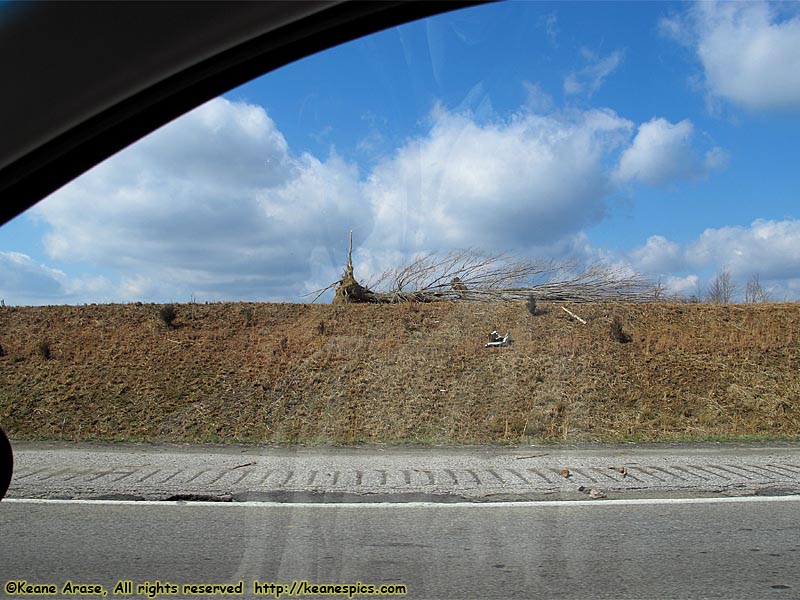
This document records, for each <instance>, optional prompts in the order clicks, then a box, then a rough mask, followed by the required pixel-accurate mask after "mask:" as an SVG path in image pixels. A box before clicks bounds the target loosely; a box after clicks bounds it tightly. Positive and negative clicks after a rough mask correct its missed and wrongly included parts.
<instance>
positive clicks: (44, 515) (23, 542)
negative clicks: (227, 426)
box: [0, 496, 800, 600]
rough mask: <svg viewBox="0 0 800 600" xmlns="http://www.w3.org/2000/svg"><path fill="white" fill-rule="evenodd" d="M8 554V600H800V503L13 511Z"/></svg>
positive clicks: (38, 505) (150, 506)
mask: <svg viewBox="0 0 800 600" xmlns="http://www.w3.org/2000/svg"><path fill="white" fill-rule="evenodd" d="M0 540H2V544H0V565H2V570H1V571H0V572H1V573H2V578H3V579H4V580H3V586H4V591H5V592H6V593H7V592H8V591H9V588H8V581H9V580H12V581H16V580H26V581H27V582H28V583H40V584H46V583H52V584H55V585H56V586H59V590H60V589H61V586H63V584H64V582H66V581H67V580H71V581H72V582H73V583H77V582H80V583H98V584H102V585H103V586H105V590H106V591H107V593H108V596H109V597H114V596H113V594H112V589H113V587H114V586H115V585H116V583H117V581H118V580H131V581H132V582H133V585H134V586H138V584H139V583H142V582H145V581H147V582H154V581H155V580H159V581H160V582H161V583H166V582H169V583H176V584H183V583H220V584H235V583H237V582H238V581H240V580H241V581H243V586H244V590H245V593H244V595H243V596H235V597H239V598H241V597H244V598H257V597H275V594H274V591H275V589H276V588H271V589H272V590H273V593H272V594H265V595H255V594H254V593H253V589H254V588H253V583H254V581H258V582H261V583H264V584H267V583H281V584H286V585H290V584H291V583H292V581H294V580H306V581H308V582H309V583H311V584H314V583H355V582H359V581H360V582H362V583H370V584H405V585H407V586H408V596H407V597H409V598H580V599H583V600H585V599H587V598H798V597H800V568H798V566H799V565H800V497H797V496H784V497H763V498H761V497H749V498H723V499H684V500H672V501H667V500H652V499H651V500H647V499H640V500H619V501H613V500H608V501H602V502H597V501H590V500H587V501H582V502H518V503H482V504H476V503H458V504H442V503H438V504H408V503H406V504H397V503H393V504H381V503H373V504H265V503H246V502H245V503H200V502H190V503H175V502H163V501H162V502H131V503H127V504H125V503H118V502H104V501H83V502H80V501H65V500H61V501H59V500H51V501H47V500H11V501H6V500H4V501H3V502H0ZM11 585H12V589H11V591H13V587H14V585H16V583H12V584H11ZM265 589H266V588H265ZM16 597H23V596H16ZM57 597H65V596H64V595H61V594H60V593H59V595H58V596H57ZM74 597H87V596H74ZM117 597H127V598H144V597H146V596H144V595H136V594H133V595H129V596H117ZM159 597H171V598H176V597H181V598H183V597H189V596H186V595H182V594H180V593H179V594H178V595H173V596H159ZM192 597H195V598H196V597H216V598H220V597H225V596H219V595H217V596H209V595H206V596H202V595H201V596H192ZM229 597H230V596H229ZM282 597H289V596H288V595H287V594H286V593H284V594H283V595H282ZM331 597H333V596H331ZM338 597H340V598H341V597H343V596H341V595H339V596H338ZM359 597H369V596H359Z"/></svg>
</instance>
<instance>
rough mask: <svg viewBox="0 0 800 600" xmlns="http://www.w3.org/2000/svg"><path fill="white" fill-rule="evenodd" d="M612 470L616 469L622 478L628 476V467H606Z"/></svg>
mask: <svg viewBox="0 0 800 600" xmlns="http://www.w3.org/2000/svg"><path fill="white" fill-rule="evenodd" d="M608 468H609V469H611V470H612V471H616V472H617V473H622V478H623V479H625V478H626V477H627V476H628V469H626V468H625V467H608Z"/></svg>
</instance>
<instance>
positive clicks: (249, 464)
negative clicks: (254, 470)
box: [230, 461, 256, 471]
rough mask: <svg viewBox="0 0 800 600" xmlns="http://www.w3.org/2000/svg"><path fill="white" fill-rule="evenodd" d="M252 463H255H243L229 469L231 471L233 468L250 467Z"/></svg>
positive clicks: (254, 462) (253, 462)
mask: <svg viewBox="0 0 800 600" xmlns="http://www.w3.org/2000/svg"><path fill="white" fill-rule="evenodd" d="M254 464H256V461H252V462H249V463H244V464H243V465H236V466H235V467H231V468H230V470H231V471H233V470H234V469H241V468H242V467H252V466H253V465H254Z"/></svg>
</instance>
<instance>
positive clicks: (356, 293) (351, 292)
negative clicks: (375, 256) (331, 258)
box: [333, 231, 380, 304]
mask: <svg viewBox="0 0 800 600" xmlns="http://www.w3.org/2000/svg"><path fill="white" fill-rule="evenodd" d="M355 302H380V300H379V299H378V298H377V297H376V296H375V294H373V293H372V292H371V291H370V290H368V289H367V288H365V287H364V286H363V285H361V284H360V283H358V281H356V278H355V275H354V274H353V232H352V231H351V232H350V249H349V250H348V251H347V267H345V270H344V274H343V275H342V278H341V279H340V280H339V285H338V286H337V288H336V294H335V295H334V297H333V304H349V303H355Z"/></svg>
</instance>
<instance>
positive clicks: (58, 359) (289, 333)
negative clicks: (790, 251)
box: [0, 303, 800, 443]
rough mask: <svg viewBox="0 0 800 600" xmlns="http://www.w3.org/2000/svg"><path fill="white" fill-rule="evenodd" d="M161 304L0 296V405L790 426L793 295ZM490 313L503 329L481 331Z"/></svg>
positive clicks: (114, 425) (128, 423)
mask: <svg viewBox="0 0 800 600" xmlns="http://www.w3.org/2000/svg"><path fill="white" fill-rule="evenodd" d="M176 308H177V319H176V321H175V325H176V327H175V328H170V327H168V326H167V325H166V324H165V323H164V322H163V321H162V320H160V318H159V309H160V307H159V306H157V305H152V304H151V305H141V304H137V305H134V304H128V305H90V306H80V307H70V306H58V307H3V308H0V346H2V351H1V352H0V355H2V356H0V423H1V424H2V425H3V427H4V428H5V429H6V430H7V431H8V432H9V434H10V435H11V436H12V437H16V438H55V439H106V440H113V439H133V440H151V441H154V440H163V441H187V442H188V441H191V442H220V441H250V442H316V441H334V442H351V441H367V442H377V441H387V442H449V443H462V442H517V441H527V440H565V439H569V440H580V439H585V440H620V439H640V440H648V439H661V438H685V437H687V436H688V437H704V436H727V435H754V434H755V435H781V436H794V435H797V434H798V433H800V403H799V402H798V398H800V304H761V305H727V306H710V305H689V304H582V305H572V306H569V308H570V309H572V310H573V311H575V312H576V313H577V314H578V315H579V316H581V317H582V318H583V319H585V320H586V321H587V324H586V325H583V324H581V323H579V322H577V321H575V320H574V319H572V318H570V317H569V316H568V315H567V314H566V313H565V312H564V311H563V310H562V309H561V307H560V306H559V305H555V304H547V305H543V306H540V307H539V311H538V312H537V314H536V315H531V314H529V312H528V311H527V309H526V307H525V305H524V304H522V303H507V304H498V303H491V304H488V303H486V304H483V303H438V304H400V305H348V306H339V307H333V306H330V305H300V304H247V303H223V304H184V305H178V306H177V307H176ZM615 317H616V318H618V319H619V320H620V321H621V323H622V325H623V329H624V333H625V334H627V335H629V336H630V339H631V341H630V342H629V343H621V342H620V341H618V340H617V339H615V338H614V336H613V335H612V332H611V330H612V321H613V320H614V318H615ZM493 329H497V330H498V331H499V332H500V333H501V334H504V333H505V332H506V331H510V333H511V337H512V339H513V344H512V345H511V346H508V347H503V348H484V342H485V341H486V337H487V334H488V333H489V332H490V331H492V330H493ZM48 349H49V357H46V355H47V354H48Z"/></svg>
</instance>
